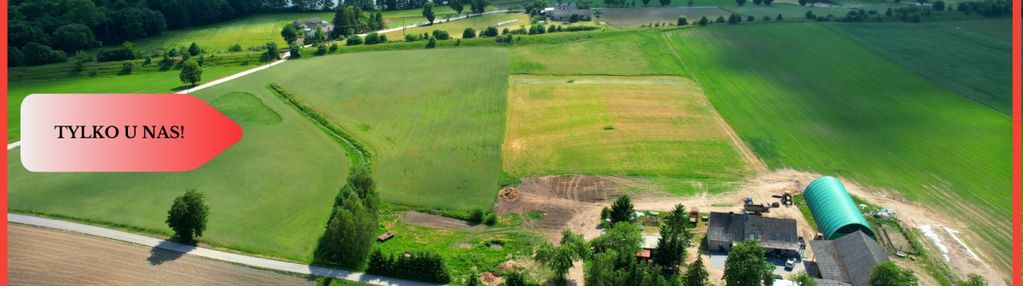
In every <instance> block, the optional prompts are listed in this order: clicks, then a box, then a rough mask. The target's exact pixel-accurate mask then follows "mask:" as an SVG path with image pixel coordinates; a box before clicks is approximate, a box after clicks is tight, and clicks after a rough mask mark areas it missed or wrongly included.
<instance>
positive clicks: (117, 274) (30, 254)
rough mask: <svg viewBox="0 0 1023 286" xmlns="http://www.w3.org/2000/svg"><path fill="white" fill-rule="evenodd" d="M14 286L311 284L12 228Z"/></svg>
mask: <svg viewBox="0 0 1023 286" xmlns="http://www.w3.org/2000/svg"><path fill="white" fill-rule="evenodd" d="M7 231H8V238H9V245H8V248H7V249H8V251H9V254H8V262H9V263H10V269H9V273H8V274H9V281H8V282H9V283H10V285H29V284H31V285H118V284H120V285H171V284H173V285H312V284H315V281H312V280H308V279H306V278H302V277H298V276H291V275H285V274H278V273H274V272H270V271H263V270H257V269H253V268H248V267H243V266H238V265H234V264H230V263H224V262H219V261H213V260H209V259H205V258H201V257H196V256H189V255H182V254H181V253H176V252H171V251H167V250H160V249H155V250H154V249H153V248H150V247H145V246H141V245H135V244H129V243H124V242H119V241H115V240H109V239H103V238H98V237H92V236H86V235H81V234H74V233H69V232H62V231H56V230H49V229H43V228H37V227H31V226H25V225H19V224H10V225H9V226H8V228H7Z"/></svg>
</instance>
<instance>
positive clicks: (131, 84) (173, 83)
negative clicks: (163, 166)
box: [7, 65, 254, 142]
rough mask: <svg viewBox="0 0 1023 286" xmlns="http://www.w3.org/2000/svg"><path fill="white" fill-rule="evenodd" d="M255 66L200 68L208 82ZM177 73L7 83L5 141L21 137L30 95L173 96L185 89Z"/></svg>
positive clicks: (148, 73) (147, 73) (172, 71)
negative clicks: (23, 111) (24, 108)
mask: <svg viewBox="0 0 1023 286" xmlns="http://www.w3.org/2000/svg"><path fill="white" fill-rule="evenodd" d="M252 67H254V66H238V65H230V66H213V67H206V68H204V69H203V75H202V77H203V82H209V81H211V80H215V79H218V78H221V77H224V76H227V75H230V74H233V73H237V72H240V71H242V70H245V69H249V68H252ZM178 73H179V71H178V70H169V71H165V72H145V73H139V74H132V75H125V76H105V77H95V78H92V77H79V78H73V79H57V80H27V81H10V82H8V83H7V84H8V88H7V141H8V142H13V141H17V140H18V138H21V101H22V100H24V99H25V97H26V96H28V95H29V94H33V93H174V92H176V91H177V90H180V89H182V88H187V86H186V85H184V84H183V83H181V80H180V79H179V78H178Z"/></svg>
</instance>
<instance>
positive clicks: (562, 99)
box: [502, 76, 750, 181]
mask: <svg viewBox="0 0 1023 286" xmlns="http://www.w3.org/2000/svg"><path fill="white" fill-rule="evenodd" d="M508 97H509V98H508V130H507V131H506V134H505V143H504V146H503V152H502V157H503V161H504V169H505V171H507V172H508V173H510V174H512V175H513V176H520V177H525V176H538V175H550V174H566V175H567V174H589V175H620V176H622V175H624V176H649V177H675V178H702V179H715V180H720V181H738V180H739V179H741V178H742V177H744V176H746V175H748V174H749V173H750V169H749V168H748V166H746V165H745V162H743V159H742V158H741V157H740V156H739V154H738V152H737V151H736V150H735V149H734V148H733V146H732V143H731V141H730V139H729V137H728V135H727V133H726V131H725V130H724V129H723V128H722V125H721V122H722V121H721V118H720V117H718V115H717V113H716V112H715V111H714V107H713V106H711V105H710V102H708V101H707V99H706V98H705V97H704V96H703V92H702V91H701V90H700V89H699V87H698V86H696V85H695V83H694V82H692V81H689V80H686V79H684V78H680V77H592V76H559V77H551V76H513V77H511V78H510V79H509V92H508Z"/></svg>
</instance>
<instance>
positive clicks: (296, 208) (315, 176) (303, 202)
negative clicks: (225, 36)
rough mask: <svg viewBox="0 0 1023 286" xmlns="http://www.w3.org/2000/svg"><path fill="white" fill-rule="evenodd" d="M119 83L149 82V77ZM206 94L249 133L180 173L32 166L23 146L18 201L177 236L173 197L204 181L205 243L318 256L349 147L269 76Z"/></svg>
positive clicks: (14, 172)
mask: <svg viewBox="0 0 1023 286" xmlns="http://www.w3.org/2000/svg"><path fill="white" fill-rule="evenodd" d="M263 73H265V72H263ZM155 75H160V74H153V76H155ZM140 77H142V76H140ZM175 78H176V75H175ZM93 81H98V80H95V79H93ZM117 82H122V83H131V84H136V85H137V88H139V89H140V90H137V91H140V92H141V91H147V90H144V89H143V86H144V84H143V83H146V82H144V81H134V80H124V79H121V80H119V81H117ZM83 83H84V82H83ZM148 84H149V85H152V86H154V87H153V88H154V89H155V90H150V91H151V92H163V91H164V90H163V88H162V87H159V86H160V83H159V82H149V83H148ZM62 88H65V89H64V90H65V91H68V92H70V91H74V92H85V91H95V90H84V89H83V88H82V86H80V85H79V86H77V87H73V86H70V85H68V86H65V87H62ZM197 96H199V97H200V98H202V99H204V100H206V101H209V102H211V103H212V105H213V106H214V107H216V108H218V109H219V110H221V111H223V112H224V113H225V114H226V115H227V116H229V117H231V118H232V119H234V120H235V121H236V122H238V124H240V125H241V126H242V130H243V132H244V135H243V136H242V139H241V140H240V141H239V142H238V143H236V144H235V145H234V146H231V147H230V148H228V149H227V150H226V151H225V152H224V153H223V154H220V155H219V156H217V157H216V158H214V159H213V160H211V161H209V162H208V163H207V164H206V165H203V166H202V167H200V168H198V169H195V170H193V171H189V172H181V173H30V172H27V171H26V170H25V169H24V168H23V167H22V166H21V163H20V159H19V150H20V149H14V150H13V151H8V156H9V160H8V163H7V167H8V169H9V170H10V171H9V173H8V176H9V182H8V187H9V191H8V199H9V206H10V208H11V209H12V210H14V211H27V212H34V213H44V214H49V215H59V216H65V217H73V218H76V219H81V220H87V221H93V222H96V223H102V224H108V225H111V224H112V225H119V226H121V227H127V228H132V229H141V230H143V231H146V232H151V233H156V234H160V235H169V234H170V229H169V228H168V227H167V226H166V225H165V224H164V219H165V218H166V216H167V209H168V208H169V207H170V204H171V202H172V201H173V199H174V197H176V196H178V195H181V194H182V193H184V191H185V190H186V189H197V190H199V191H200V192H203V193H205V194H206V198H207V203H208V204H209V206H210V216H209V224H208V228H207V230H206V233H204V235H203V237H202V238H201V242H203V243H208V244H212V245H214V246H218V247H226V248H230V249H235V250H240V251H245V252H251V253H259V254H263V255H269V256H275V257H281V258H285V259H290V260H296V261H303V262H310V261H311V260H312V254H313V249H314V248H315V247H316V243H317V240H318V239H319V237H320V235H321V234H322V233H323V229H324V224H325V223H326V221H327V218H328V217H329V216H330V211H331V205H332V203H331V202H333V199H334V196H336V195H337V190H338V188H339V187H340V186H341V185H342V184H344V178H345V176H346V172H347V170H348V160H347V159H346V158H345V154H344V152H343V150H342V148H341V147H340V146H339V145H338V143H337V142H335V141H334V140H332V139H331V138H330V137H328V136H327V135H325V134H324V132H323V131H322V130H320V129H319V128H317V127H316V126H314V125H313V124H312V123H311V122H310V121H309V120H308V119H306V118H304V117H302V116H301V115H299V114H298V113H297V112H296V111H295V110H293V109H292V108H291V107H289V106H287V105H285V104H284V103H283V102H282V101H281V100H280V99H278V98H276V97H275V96H274V95H272V94H271V93H270V92H269V91H268V90H266V88H265V87H264V85H262V84H259V85H227V84H225V85H220V86H216V87H212V88H209V89H206V90H202V91H201V92H198V93H197Z"/></svg>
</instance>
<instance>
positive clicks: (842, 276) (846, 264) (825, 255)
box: [810, 231, 888, 286]
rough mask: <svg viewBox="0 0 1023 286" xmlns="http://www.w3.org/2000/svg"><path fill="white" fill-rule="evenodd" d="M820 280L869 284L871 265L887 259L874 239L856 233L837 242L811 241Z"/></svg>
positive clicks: (859, 285)
mask: <svg viewBox="0 0 1023 286" xmlns="http://www.w3.org/2000/svg"><path fill="white" fill-rule="evenodd" d="M810 247H812V248H813V254H814V258H815V259H816V261H817V269H818V271H819V272H820V275H821V278H823V279H827V280H838V281H843V282H848V283H851V284H852V285H854V286H861V285H869V284H870V271H871V270H873V269H874V265H877V264H880V263H882V262H885V261H887V260H888V256H887V255H885V253H884V250H883V249H881V245H880V244H877V242H876V241H874V239H871V238H870V236H868V235H867V234H865V233H863V232H862V231H856V232H853V233H851V234H848V235H845V236H843V237H840V238H838V239H836V240H813V241H810Z"/></svg>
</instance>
